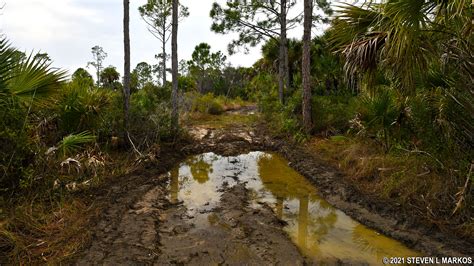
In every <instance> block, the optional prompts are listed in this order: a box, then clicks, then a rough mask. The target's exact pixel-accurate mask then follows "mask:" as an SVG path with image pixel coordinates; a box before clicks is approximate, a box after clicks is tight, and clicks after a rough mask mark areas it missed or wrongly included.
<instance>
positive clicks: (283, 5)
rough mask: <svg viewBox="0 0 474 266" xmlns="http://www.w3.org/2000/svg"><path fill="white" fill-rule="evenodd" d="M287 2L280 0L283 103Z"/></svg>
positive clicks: (282, 97) (281, 95)
mask: <svg viewBox="0 0 474 266" xmlns="http://www.w3.org/2000/svg"><path fill="white" fill-rule="evenodd" d="M286 4H287V0H281V2H280V55H279V62H278V64H279V66H278V96H279V97H280V101H281V103H282V104H283V103H284V102H285V99H284V93H285V80H286V67H285V66H286V52H287V51H286Z"/></svg>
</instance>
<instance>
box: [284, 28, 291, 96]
mask: <svg viewBox="0 0 474 266" xmlns="http://www.w3.org/2000/svg"><path fill="white" fill-rule="evenodd" d="M285 87H286V90H287V91H290V88H291V87H290V65H289V59H288V38H287V37H286V31H285Z"/></svg>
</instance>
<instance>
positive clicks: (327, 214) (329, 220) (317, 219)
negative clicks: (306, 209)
mask: <svg viewBox="0 0 474 266" xmlns="http://www.w3.org/2000/svg"><path fill="white" fill-rule="evenodd" d="M319 203H321V202H319ZM319 207H322V206H321V204H319ZM337 218H338V216H337V213H336V211H335V209H333V208H330V209H326V210H325V211H321V210H320V211H319V212H318V213H317V214H314V213H313V215H312V217H311V219H310V224H309V228H310V230H309V231H310V236H311V241H310V243H309V246H308V249H309V250H311V252H312V253H313V254H319V253H320V249H319V245H320V244H321V243H322V242H323V241H324V238H325V237H326V236H327V234H328V233H329V232H330V231H331V230H332V229H333V228H334V227H335V224H336V222H337Z"/></svg>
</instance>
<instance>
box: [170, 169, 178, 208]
mask: <svg viewBox="0 0 474 266" xmlns="http://www.w3.org/2000/svg"><path fill="white" fill-rule="evenodd" d="M170 175H171V177H170V201H171V202H172V203H177V202H178V192H179V168H178V167H175V168H173V169H172V170H171V171H170Z"/></svg>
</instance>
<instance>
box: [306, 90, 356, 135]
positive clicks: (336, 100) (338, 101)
mask: <svg viewBox="0 0 474 266" xmlns="http://www.w3.org/2000/svg"><path fill="white" fill-rule="evenodd" d="M358 104H359V101H358V99H357V98H356V97H354V96H352V95H328V96H314V97H313V99H312V120H313V127H314V131H315V132H318V133H323V132H325V133H326V134H328V133H330V134H331V135H334V134H344V133H346V132H347V130H349V128H350V126H351V125H350V120H351V119H353V118H354V116H355V114H356V109H357V106H358Z"/></svg>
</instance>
